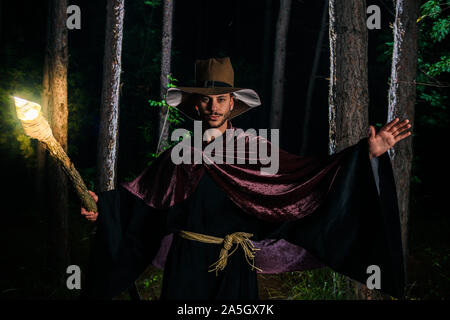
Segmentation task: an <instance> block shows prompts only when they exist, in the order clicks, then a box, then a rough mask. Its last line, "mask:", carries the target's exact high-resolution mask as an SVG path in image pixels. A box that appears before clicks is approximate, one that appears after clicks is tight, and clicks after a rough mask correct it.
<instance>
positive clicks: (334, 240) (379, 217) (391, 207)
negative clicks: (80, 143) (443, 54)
mask: <svg viewBox="0 0 450 320" xmlns="http://www.w3.org/2000/svg"><path fill="white" fill-rule="evenodd" d="M195 70H196V75H195V76H196V86H195V87H178V88H169V89H168V91H167V95H166V101H167V103H168V104H169V105H171V106H175V107H177V108H178V109H179V110H180V111H181V112H182V113H184V114H185V115H186V116H187V117H188V118H189V119H192V120H195V121H201V124H202V132H200V134H201V136H202V137H201V139H202V140H201V143H200V144H199V143H195V140H196V139H198V137H195V132H194V137H191V138H185V139H183V140H182V141H181V142H179V143H178V144H177V145H175V146H173V147H172V148H169V149H168V150H166V151H165V152H163V153H162V154H161V155H160V156H159V157H158V158H157V159H156V160H155V161H153V163H152V164H151V165H150V166H149V167H148V168H147V169H145V170H144V171H143V172H142V173H141V174H140V175H139V176H138V177H137V178H136V179H135V180H134V181H131V182H127V183H122V184H121V185H120V187H119V188H118V189H116V190H111V191H106V192H102V193H100V194H98V196H97V195H96V194H94V193H93V192H92V193H91V194H92V195H93V197H94V199H96V201H97V203H98V212H96V213H94V212H87V211H86V210H85V209H84V208H82V210H81V213H82V214H83V215H84V216H85V217H86V218H87V219H88V220H90V221H96V223H97V232H96V234H95V238H94V241H93V245H92V248H91V257H90V263H89V270H88V273H87V280H86V285H85V286H84V287H85V288H84V292H83V296H84V297H87V298H91V299H98V298H100V299H111V298H113V297H115V296H117V295H118V294H120V293H121V292H122V291H124V290H126V289H128V288H130V287H132V286H133V285H134V282H135V280H136V279H137V278H138V277H139V276H140V275H141V274H142V273H143V272H144V271H145V269H146V268H147V267H148V266H149V265H150V264H153V265H155V266H157V267H160V268H163V269H164V276H163V284H162V292H161V299H172V300H224V299H233V300H237V299H258V286H257V273H282V272H290V271H300V270H308V269H314V268H320V267H325V266H327V267H330V268H332V269H333V270H334V271H336V272H338V273H340V274H343V275H346V276H348V277H350V278H352V279H354V280H356V281H359V282H361V283H364V284H366V282H367V279H368V278H369V277H370V275H371V273H370V272H368V270H372V269H371V268H374V266H375V268H377V270H378V271H379V280H380V281H378V285H377V286H378V287H376V289H379V290H380V291H381V292H384V293H387V294H389V295H391V296H394V297H397V298H401V297H402V296H403V287H404V274H403V272H404V269H403V257H402V243H401V236H400V222H399V213H398V208H397V196H396V189H395V181H394V178H393V173H392V167H391V163H390V158H389V156H388V154H387V152H386V151H387V150H388V149H389V148H392V147H393V146H394V145H395V144H396V143H397V142H399V141H401V140H402V139H404V138H406V137H408V136H409V135H410V134H411V132H410V131H407V130H408V129H409V128H410V124H408V120H404V121H399V119H395V120H394V121H392V122H390V123H388V124H386V125H385V126H384V127H382V128H381V129H380V130H379V131H378V132H376V131H375V128H374V127H372V126H370V135H369V137H367V138H364V139H361V140H360V141H359V142H358V143H357V144H355V145H353V146H350V147H348V148H346V149H344V150H342V151H340V152H338V153H335V154H333V155H329V156H316V157H309V156H308V157H304V156H296V155H293V154H290V153H288V152H286V151H284V150H282V149H279V148H278V147H277V146H276V143H274V142H270V141H269V140H268V139H267V138H266V137H264V136H260V135H256V134H254V133H251V132H250V131H249V130H247V132H244V131H243V130H241V129H237V128H234V127H233V126H232V124H231V122H230V120H231V119H233V118H234V117H236V116H238V115H240V114H241V113H243V112H245V111H247V110H249V109H251V108H254V107H256V106H259V105H260V100H259V97H258V95H257V93H256V92H255V91H253V90H251V89H242V88H236V87H234V73H233V68H232V66H231V62H230V59H229V58H220V59H219V58H212V59H207V60H198V61H197V62H196V68H195ZM197 141H198V140H197ZM212 146H213V147H212ZM255 146H256V147H255ZM219 147H220V148H219ZM222 147H223V148H222ZM261 150H263V151H265V152H261ZM269 154H270V159H276V160H277V162H278V163H277V166H276V170H275V171H274V172H270V171H269V170H267V164H268V161H267V160H268V159H269V158H268V157H269ZM274 155H276V156H277V157H273V156H274ZM180 158H181V159H183V161H180ZM218 158H222V161H217V159H218ZM270 159H269V160H270ZM184 160H188V161H184ZM198 160H201V161H198ZM272 171H273V170H272Z"/></svg>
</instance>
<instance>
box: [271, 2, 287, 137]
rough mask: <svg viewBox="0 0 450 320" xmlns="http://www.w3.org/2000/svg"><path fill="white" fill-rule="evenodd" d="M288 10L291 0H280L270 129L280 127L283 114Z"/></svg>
mask: <svg viewBox="0 0 450 320" xmlns="http://www.w3.org/2000/svg"><path fill="white" fill-rule="evenodd" d="M290 12H291V0H280V11H279V12H278V21H277V27H276V30H277V31H276V36H275V56H274V64H273V79H272V81H273V82H272V105H271V108H272V109H271V110H272V111H271V115H270V128H272V129H280V127H281V120H282V116H283V102H284V101H283V100H284V99H283V95H284V91H283V89H284V69H285V64H286V45H287V34H288V27H289V16H290Z"/></svg>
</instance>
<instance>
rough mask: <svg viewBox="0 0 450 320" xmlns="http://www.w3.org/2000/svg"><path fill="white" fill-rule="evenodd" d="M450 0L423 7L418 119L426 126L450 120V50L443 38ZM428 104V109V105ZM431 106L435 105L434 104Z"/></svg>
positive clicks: (434, 0)
mask: <svg viewBox="0 0 450 320" xmlns="http://www.w3.org/2000/svg"><path fill="white" fill-rule="evenodd" d="M449 8H450V2H449V1H448V0H447V1H443V0H430V1H427V2H425V3H424V4H423V5H422V7H421V17H420V18H419V19H417V21H418V23H419V30H420V31H419V46H418V61H417V66H418V74H417V97H418V101H417V102H418V108H419V109H418V110H417V111H418V115H419V116H418V121H419V123H420V124H422V125H424V127H425V128H430V129H431V128H433V127H434V128H435V127H441V128H443V127H446V126H448V125H449V124H450V117H449V115H448V110H447V106H448V103H449V99H448V96H447V94H446V91H448V86H450V84H448V83H445V82H444V81H445V80H446V79H448V75H449V74H450V52H449V50H448V46H445V44H444V43H443V40H444V39H445V38H446V37H447V35H448V34H449V32H450V16H449V15H448V14H446V12H448V11H445V10H446V9H449ZM426 106H428V108H426V109H425V107H426ZM430 107H431V108H430Z"/></svg>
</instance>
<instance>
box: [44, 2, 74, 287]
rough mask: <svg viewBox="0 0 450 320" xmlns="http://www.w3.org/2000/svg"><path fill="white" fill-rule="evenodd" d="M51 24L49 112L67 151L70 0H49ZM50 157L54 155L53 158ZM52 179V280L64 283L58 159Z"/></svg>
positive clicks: (63, 198) (64, 209)
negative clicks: (68, 11) (68, 17)
mask: <svg viewBox="0 0 450 320" xmlns="http://www.w3.org/2000/svg"><path fill="white" fill-rule="evenodd" d="M49 5H50V15H49V17H48V18H49V20H48V21H49V23H50V27H49V28H48V32H49V36H48V40H49V42H48V44H47V45H48V47H47V51H48V52H47V53H48V68H49V69H48V92H49V95H48V114H49V118H48V120H49V123H50V126H51V129H52V132H53V136H54V137H55V139H56V141H58V142H59V143H60V145H61V147H62V148H63V149H64V151H65V152H67V118H68V110H67V64H68V55H67V28H66V15H67V14H66V10H67V0H50V2H49ZM50 159H51V158H50ZM47 174H48V182H49V200H50V202H49V203H50V211H49V230H48V235H49V251H48V254H49V256H48V257H49V259H48V261H49V264H50V268H51V269H52V271H53V273H52V274H53V277H54V278H53V280H56V281H57V284H62V283H64V279H65V274H66V268H67V267H68V265H69V257H70V254H69V243H68V240H69V239H68V238H69V232H68V226H67V217H68V203H67V202H68V189H67V181H68V180H67V177H66V175H65V173H64V172H63V170H62V169H61V168H60V166H59V165H58V164H57V163H56V161H55V160H53V159H51V160H50V161H49V166H48V172H47Z"/></svg>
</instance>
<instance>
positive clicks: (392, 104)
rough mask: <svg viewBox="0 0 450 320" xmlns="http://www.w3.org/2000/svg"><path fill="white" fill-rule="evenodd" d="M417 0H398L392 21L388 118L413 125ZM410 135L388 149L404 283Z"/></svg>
mask: <svg viewBox="0 0 450 320" xmlns="http://www.w3.org/2000/svg"><path fill="white" fill-rule="evenodd" d="M419 4H420V1H419V0H397V1H395V5H396V10H395V12H396V14H395V23H394V50H393V55H392V69H391V83H390V87H389V108H388V122H389V121H391V120H393V119H394V118H395V117H398V118H400V119H409V121H410V123H411V125H412V126H413V127H414V105H415V102H416V83H415V80H416V68H417V37H418V27H417V23H416V20H417V17H418V14H419ZM412 145H413V143H412V139H406V140H405V141H402V142H400V143H399V144H397V145H396V146H395V147H394V148H391V149H390V150H389V155H390V157H391V160H392V167H393V171H394V177H395V182H396V186H397V190H398V191H399V192H397V194H398V206H399V212H400V222H401V228H402V242H403V257H404V265H405V283H407V270H406V269H407V268H406V267H407V261H408V259H407V257H408V216H409V198H410V196H409V195H410V180H411V163H412V158H413V147H412Z"/></svg>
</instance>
